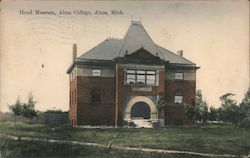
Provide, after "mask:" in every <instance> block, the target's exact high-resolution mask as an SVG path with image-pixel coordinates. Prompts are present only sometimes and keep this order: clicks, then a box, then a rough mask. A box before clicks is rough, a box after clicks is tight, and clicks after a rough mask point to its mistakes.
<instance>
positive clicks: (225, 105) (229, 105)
mask: <svg viewBox="0 0 250 158" xmlns="http://www.w3.org/2000/svg"><path fill="white" fill-rule="evenodd" d="M233 96H234V94H232V93H226V94H224V95H222V96H221V97H220V101H221V108H220V111H219V112H220V119H221V120H222V121H225V122H230V123H233V124H235V125H237V124H238V123H239V121H240V108H239V106H237V102H236V101H235V100H233V99H232V97H233Z"/></svg>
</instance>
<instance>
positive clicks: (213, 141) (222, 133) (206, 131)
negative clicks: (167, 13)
mask: <svg viewBox="0 0 250 158" xmlns="http://www.w3.org/2000/svg"><path fill="white" fill-rule="evenodd" d="M0 133H3V134H10V135H15V136H30V137H41V138H51V139H63V140H77V141H83V142H93V143H100V144H109V143H110V142H112V144H115V145H121V146H130V147H146V148H155V149H173V150H184V151H196V152H203V153H213V154H236V155H247V154H248V152H249V151H250V139H249V138H250V129H238V128H234V127H232V126H229V125H202V126H197V127H192V128H184V127H183V128H180V127H171V128H156V129H131V128H117V129H115V128H114V129H81V128H71V127H69V126H65V127H56V128H49V127H47V126H44V125H41V124H29V123H24V122H10V121H0ZM19 143H23V142H19ZM7 145H8V144H7ZM10 145H11V144H10ZM61 146H63V145H61ZM62 148H63V147H62ZM81 148H83V147H81ZM85 148H89V147H85ZM74 149H75V150H80V147H79V146H77V147H75V148H74ZM20 150H21V149H20ZM97 151H98V150H97ZM113 152H114V155H116V154H118V155H119V154H121V153H122V152H121V151H119V152H118V151H113ZM68 153H70V151H69V152H68ZM97 153H98V152H97ZM101 153H102V152H101ZM129 153H130V152H129ZM137 154H138V153H137ZM158 156H159V155H158ZM158 156H156V157H158ZM103 157H105V155H104V156H103ZM114 157H115V156H114ZM119 157H120V156H119ZM128 157H129V156H128ZM132 157H136V156H132ZM143 157H147V156H146V155H144V156H143ZM185 157H186V156H185Z"/></svg>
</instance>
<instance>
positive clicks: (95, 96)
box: [91, 89, 101, 103]
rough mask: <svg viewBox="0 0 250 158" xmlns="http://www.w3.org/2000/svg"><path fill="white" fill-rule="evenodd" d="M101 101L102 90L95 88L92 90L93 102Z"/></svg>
mask: <svg viewBox="0 0 250 158" xmlns="http://www.w3.org/2000/svg"><path fill="white" fill-rule="evenodd" d="M100 102H101V90H100V89H93V90H92V91H91V103H100Z"/></svg>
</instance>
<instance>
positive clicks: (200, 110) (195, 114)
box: [185, 90, 208, 122]
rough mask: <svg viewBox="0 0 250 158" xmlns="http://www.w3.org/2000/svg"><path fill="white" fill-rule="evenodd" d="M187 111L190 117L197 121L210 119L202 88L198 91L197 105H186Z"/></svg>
mask: <svg viewBox="0 0 250 158" xmlns="http://www.w3.org/2000/svg"><path fill="white" fill-rule="evenodd" d="M185 111H186V113H187V115H188V117H189V118H191V119H194V120H196V121H202V122H206V121H207V119H208V106H207V102H206V101H204V100H203V96H202V92H201V90H197V91H196V97H195V106H192V105H188V106H185Z"/></svg>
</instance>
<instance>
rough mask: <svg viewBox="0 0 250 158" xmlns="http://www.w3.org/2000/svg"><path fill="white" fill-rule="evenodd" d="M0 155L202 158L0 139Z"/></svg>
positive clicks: (28, 157)
mask: <svg viewBox="0 0 250 158" xmlns="http://www.w3.org/2000/svg"><path fill="white" fill-rule="evenodd" d="M0 151H1V152H0V154H1V156H2V157H4V158H79V157H84V158H141V157H143V158H166V157H169V158H184V157H185V158H203V157H202V156H194V155H185V154H181V155H180V154H162V153H146V152H140V151H121V150H113V149H112V150H108V149H106V148H98V147H89V146H79V145H71V144H57V143H46V142H32V141H31V142H28V141H27V142H26V141H14V140H7V139H1V138H0Z"/></svg>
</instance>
